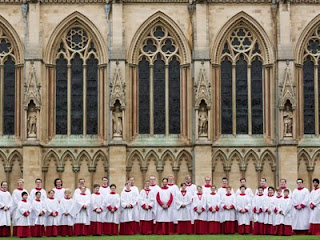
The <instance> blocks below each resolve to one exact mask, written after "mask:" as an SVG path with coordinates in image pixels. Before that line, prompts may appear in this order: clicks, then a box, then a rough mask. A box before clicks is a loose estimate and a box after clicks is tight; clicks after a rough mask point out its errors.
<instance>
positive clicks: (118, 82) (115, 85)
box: [110, 62, 126, 108]
mask: <svg viewBox="0 0 320 240" xmlns="http://www.w3.org/2000/svg"><path fill="white" fill-rule="evenodd" d="M125 90H126V83H125V82H124V80H122V78H121V70H120V68H119V63H118V62H117V63H116V68H115V70H114V74H113V78H112V81H111V83H110V106H111V107H112V106H114V105H115V103H116V101H117V100H118V101H119V103H120V105H121V107H122V108H125V100H126V91H125Z"/></svg>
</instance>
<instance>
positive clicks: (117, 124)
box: [112, 105, 123, 137]
mask: <svg viewBox="0 0 320 240" xmlns="http://www.w3.org/2000/svg"><path fill="white" fill-rule="evenodd" d="M112 125H113V136H115V137H121V136H122V132H123V130H122V129H123V128H122V111H121V110H120V106H119V105H116V106H115V109H114V111H113V113H112Z"/></svg>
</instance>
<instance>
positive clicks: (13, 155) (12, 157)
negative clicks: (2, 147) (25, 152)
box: [8, 150, 23, 172]
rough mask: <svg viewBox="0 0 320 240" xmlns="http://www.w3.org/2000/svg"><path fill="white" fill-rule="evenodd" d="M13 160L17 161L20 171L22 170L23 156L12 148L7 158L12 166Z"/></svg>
mask: <svg viewBox="0 0 320 240" xmlns="http://www.w3.org/2000/svg"><path fill="white" fill-rule="evenodd" d="M15 161H18V164H19V166H20V169H21V172H22V168H23V158H22V155H21V153H19V152H18V151H17V150H14V151H13V152H12V153H11V154H10V156H9V158H8V163H9V165H10V166H11V167H12V166H13V164H14V162H15Z"/></svg>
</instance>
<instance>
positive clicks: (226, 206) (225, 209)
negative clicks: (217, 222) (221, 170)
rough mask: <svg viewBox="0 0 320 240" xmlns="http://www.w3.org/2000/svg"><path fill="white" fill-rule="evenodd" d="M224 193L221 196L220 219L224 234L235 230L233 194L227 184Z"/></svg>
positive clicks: (232, 232)
mask: <svg viewBox="0 0 320 240" xmlns="http://www.w3.org/2000/svg"><path fill="white" fill-rule="evenodd" d="M225 189H226V193H225V194H224V195H222V197H221V206H222V211H221V221H222V231H223V233H225V234H234V233H235V231H236V228H237V226H236V211H235V205H236V203H235V195H234V194H232V188H231V187H230V186H227V187H226V188H225Z"/></svg>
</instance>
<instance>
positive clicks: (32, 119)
mask: <svg viewBox="0 0 320 240" xmlns="http://www.w3.org/2000/svg"><path fill="white" fill-rule="evenodd" d="M27 130H28V138H34V137H36V136H37V111H36V109H35V108H34V107H33V106H32V107H30V109H29V111H28V121H27Z"/></svg>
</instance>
